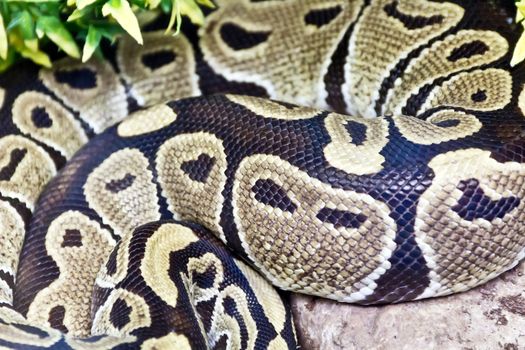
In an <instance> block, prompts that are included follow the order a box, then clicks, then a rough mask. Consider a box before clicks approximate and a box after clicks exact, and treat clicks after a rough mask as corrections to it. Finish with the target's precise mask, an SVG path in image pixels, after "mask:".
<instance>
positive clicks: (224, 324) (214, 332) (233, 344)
mask: <svg viewBox="0 0 525 350" xmlns="http://www.w3.org/2000/svg"><path fill="white" fill-rule="evenodd" d="M226 298H231V299H233V301H234V302H235V306H236V310H237V312H238V316H240V318H242V320H243V323H244V327H245V330H246V333H248V336H247V339H246V343H247V344H246V349H254V348H255V340H256V339H257V333H258V330H257V323H256V322H255V320H254V319H253V316H252V314H251V313H250V309H249V307H248V298H247V295H246V293H245V292H244V291H243V290H242V289H241V288H240V287H238V286H235V285H229V286H227V287H226V288H224V289H223V290H222V291H221V292H220V294H219V296H218V298H217V301H216V302H215V309H214V311H213V315H214V317H213V319H212V324H211V327H210V331H209V333H208V338H209V341H210V343H211V347H213V346H214V345H215V344H216V343H217V341H218V340H219V339H220V338H221V337H222V336H223V335H226V338H227V340H226V343H227V345H226V348H227V349H241V344H242V342H241V326H240V324H239V323H238V322H237V320H236V319H235V318H233V317H232V316H230V315H228V314H227V313H226V310H225V309H224V303H223V301H224V299H226Z"/></svg>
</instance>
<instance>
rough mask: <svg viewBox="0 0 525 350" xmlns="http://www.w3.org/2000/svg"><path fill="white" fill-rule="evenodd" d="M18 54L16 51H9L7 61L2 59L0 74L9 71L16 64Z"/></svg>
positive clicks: (0, 60) (0, 61)
mask: <svg viewBox="0 0 525 350" xmlns="http://www.w3.org/2000/svg"><path fill="white" fill-rule="evenodd" d="M15 59H16V54H15V51H14V50H9V51H8V53H7V57H6V58H5V59H0V73H1V72H4V71H6V70H7V68H9V67H11V65H12V64H13V63H14V62H15Z"/></svg>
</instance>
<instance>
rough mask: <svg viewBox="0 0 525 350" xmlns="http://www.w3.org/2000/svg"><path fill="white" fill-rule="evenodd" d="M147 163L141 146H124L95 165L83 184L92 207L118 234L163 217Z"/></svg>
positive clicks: (120, 234)
mask: <svg viewBox="0 0 525 350" xmlns="http://www.w3.org/2000/svg"><path fill="white" fill-rule="evenodd" d="M148 166H149V162H148V159H147V158H146V157H145V156H144V155H143V154H142V153H141V152H140V151H139V150H138V149H131V148H125V149H123V150H120V151H117V152H115V153H113V154H112V155H111V156H109V157H108V158H107V159H105V160H104V161H103V162H102V164H100V165H99V166H98V167H97V168H95V169H94V170H93V171H92V172H91V174H89V176H88V178H87V181H86V184H85V185H84V194H85V196H86V199H87V202H88V203H89V206H90V207H91V208H93V209H94V210H95V211H96V212H97V213H98V214H99V215H100V216H101V217H102V220H103V221H104V223H106V224H108V225H110V226H111V227H113V228H114V231H115V233H116V234H118V235H119V236H122V235H123V234H124V233H126V232H129V231H132V230H133V229H134V228H135V227H138V226H140V225H143V224H145V223H148V222H151V221H157V220H159V219H160V213H159V204H158V198H157V188H156V186H155V184H154V183H153V174H152V172H151V170H149V169H148Z"/></svg>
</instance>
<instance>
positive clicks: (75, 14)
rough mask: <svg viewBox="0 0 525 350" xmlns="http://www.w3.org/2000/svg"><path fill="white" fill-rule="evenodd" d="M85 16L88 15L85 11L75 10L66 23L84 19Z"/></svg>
mask: <svg viewBox="0 0 525 350" xmlns="http://www.w3.org/2000/svg"><path fill="white" fill-rule="evenodd" d="M85 14H86V13H85V12H84V11H81V10H79V9H75V10H74V11H73V12H71V14H70V15H69V17H68V18H67V20H66V21H68V22H73V21H76V20H77V19H79V18H82V17H84V15H85Z"/></svg>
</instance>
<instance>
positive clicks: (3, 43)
mask: <svg viewBox="0 0 525 350" xmlns="http://www.w3.org/2000/svg"><path fill="white" fill-rule="evenodd" d="M8 45H9V44H8V41H7V33H6V31H5V26H4V17H3V16H2V13H0V57H1V58H2V60H3V61H5V60H7V50H8Z"/></svg>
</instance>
